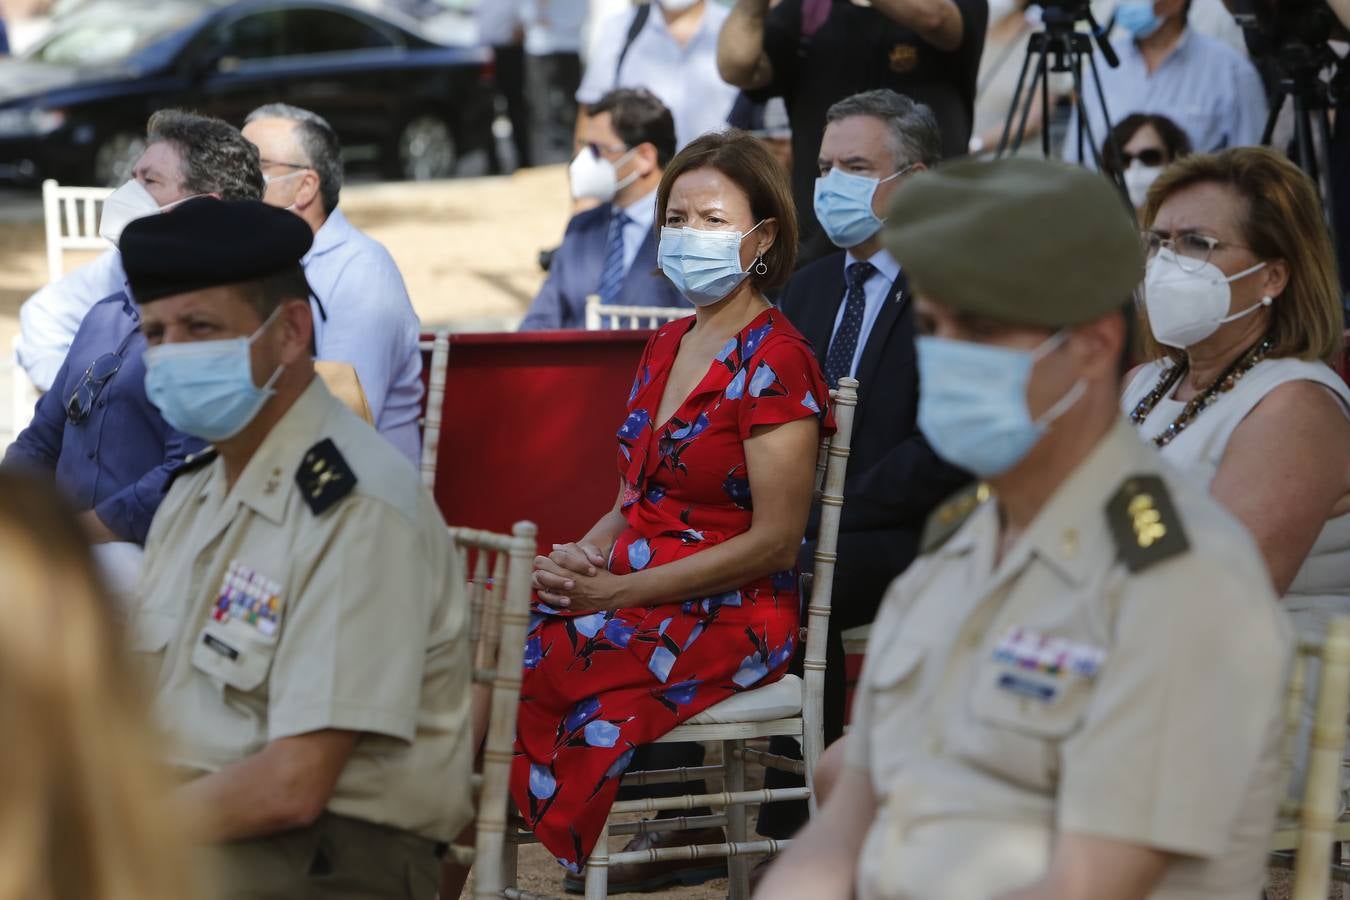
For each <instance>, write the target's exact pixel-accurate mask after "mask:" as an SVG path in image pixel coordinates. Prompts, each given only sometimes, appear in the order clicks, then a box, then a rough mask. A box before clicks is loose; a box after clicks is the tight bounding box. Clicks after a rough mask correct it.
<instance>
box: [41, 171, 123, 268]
mask: <svg viewBox="0 0 1350 900" xmlns="http://www.w3.org/2000/svg"><path fill="white" fill-rule="evenodd" d="M112 192H113V189H112V188H104V187H62V186H61V185H59V184H57V183H56V182H55V181H53V180H52V179H50V178H48V179H47V180H46V181H44V182H42V219H43V224H44V226H45V228H46V232H47V280H48V281H55V280H56V279H58V278H60V277H61V275H62V273H63V272H64V271H65V266H64V265H63V264H62V261H61V254H62V253H63V252H64V251H66V250H107V249H108V242H107V241H105V240H103V238H101V237H99V236H98V223H99V213H100V211H101V210H102V206H103V201H104V200H106V199H108V195H109V194H111V193H112Z"/></svg>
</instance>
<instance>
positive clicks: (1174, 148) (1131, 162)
mask: <svg viewBox="0 0 1350 900" xmlns="http://www.w3.org/2000/svg"><path fill="white" fill-rule="evenodd" d="M1117 148H1119V150H1120V153H1119V154H1117V153H1116V150H1117ZM1190 152H1191V139H1190V138H1188V137H1187V136H1186V132H1185V131H1183V130H1182V129H1181V126H1179V125H1177V123H1176V122H1173V121H1172V120H1171V119H1169V118H1167V116H1159V115H1154V114H1145V113H1134V114H1132V115H1128V116H1126V117H1125V118H1123V119H1121V120H1120V122H1118V123H1117V124H1116V127H1114V128H1112V129H1111V138H1110V139H1108V140H1107V141H1106V143H1105V145H1104V146H1103V147H1102V171H1103V172H1105V173H1106V174H1108V175H1111V176H1115V175H1120V176H1122V178H1123V179H1124V181H1125V190H1126V191H1127V192H1128V193H1129V195H1130V203H1131V204H1132V205H1133V206H1134V209H1135V212H1137V213H1143V211H1144V201H1145V200H1146V199H1147V198H1148V189H1149V188H1150V187H1151V186H1152V185H1153V182H1155V181H1157V180H1158V176H1159V175H1161V174H1162V171H1163V169H1164V168H1166V167H1167V166H1168V165H1169V164H1171V163H1173V162H1175V161H1176V160H1178V159H1181V158H1182V157H1183V156H1186V155H1187V154H1189V153H1190Z"/></svg>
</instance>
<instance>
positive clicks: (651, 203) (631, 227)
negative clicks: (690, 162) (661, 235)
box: [622, 191, 656, 272]
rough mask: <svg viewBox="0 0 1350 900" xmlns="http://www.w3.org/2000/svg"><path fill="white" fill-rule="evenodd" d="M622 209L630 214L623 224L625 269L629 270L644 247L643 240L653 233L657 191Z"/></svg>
mask: <svg viewBox="0 0 1350 900" xmlns="http://www.w3.org/2000/svg"><path fill="white" fill-rule="evenodd" d="M622 209H623V211H624V212H625V213H626V214H627V215H628V222H627V223H625V224H624V226H623V270H624V271H625V272H627V271H628V270H629V269H631V268H633V260H634V259H637V255H638V251H639V250H641V249H642V242H643V241H645V240H646V239H647V235H648V234H650V233H651V230H652V220H654V219H655V218H656V191H652V192H651V193H649V194H647V196H645V197H643V198H642V199H640V200H634V201H633V202H632V203H630V204H628V205H627V206H625V207H622Z"/></svg>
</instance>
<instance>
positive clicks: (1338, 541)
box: [1121, 359, 1350, 631]
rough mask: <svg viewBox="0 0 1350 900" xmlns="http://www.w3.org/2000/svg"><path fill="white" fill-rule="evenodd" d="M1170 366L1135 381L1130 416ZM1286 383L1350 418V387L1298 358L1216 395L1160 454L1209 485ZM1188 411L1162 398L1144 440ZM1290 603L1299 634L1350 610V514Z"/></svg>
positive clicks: (1321, 541) (1315, 551) (1270, 365)
mask: <svg viewBox="0 0 1350 900" xmlns="http://www.w3.org/2000/svg"><path fill="white" fill-rule="evenodd" d="M1169 365H1171V363H1170V362H1164V361H1158V362H1153V363H1150V364H1149V365H1147V366H1145V367H1144V368H1143V369H1141V370H1140V371H1139V373H1138V374H1136V375H1135V377H1134V380H1133V381H1131V382H1130V384H1129V386H1128V387H1126V389H1125V393H1124V395H1123V397H1122V398H1121V408H1122V409H1124V411H1125V414H1126V415H1129V414H1130V413H1131V412H1133V411H1134V408H1135V406H1137V405H1138V404H1139V401H1140V400H1142V399H1144V397H1145V396H1147V395H1148V392H1149V391H1151V390H1153V387H1154V385H1156V384H1157V383H1158V379H1159V378H1160V377H1161V375H1162V373H1163V371H1164V370H1165V369H1166V368H1167V366H1169ZM1289 381H1315V382H1317V383H1318V384H1321V385H1325V386H1326V387H1327V388H1329V389H1330V390H1331V391H1333V392H1334V393H1335V394H1336V396H1337V397H1339V398H1340V400H1341V403H1342V405H1343V406H1344V407H1345V408H1346V410H1347V414H1350V389H1347V388H1346V385H1345V382H1343V381H1342V380H1341V379H1340V377H1339V376H1338V375H1337V374H1336V373H1335V372H1334V371H1332V369H1331V367H1330V366H1328V365H1326V364H1325V363H1321V362H1305V361H1303V360H1300V359H1267V360H1262V361H1261V362H1259V363H1257V364H1256V366H1255V367H1253V368H1252V369H1251V371H1249V372H1248V373H1247V374H1246V375H1244V376H1243V377H1242V379H1241V380H1240V381H1238V383H1237V384H1236V385H1235V386H1234V387H1233V389H1232V390H1231V391H1229V392H1227V393H1225V394H1221V395H1219V399H1218V401H1217V402H1215V403H1214V405H1213V406H1210V407H1208V408H1206V409H1205V410H1204V411H1202V412H1201V413H1200V414H1199V415H1198V416H1196V417H1195V419H1194V420H1193V421H1192V422H1191V424H1190V425H1188V426H1186V430H1185V431H1183V432H1181V434H1179V435H1178V436H1177V437H1175V438H1173V440H1172V442H1171V443H1169V444H1168V445H1167V446H1165V447H1163V448H1161V451H1162V455H1163V456H1164V457H1165V458H1166V459H1168V460H1170V461H1171V462H1172V463H1173V464H1174V465H1176V466H1178V467H1180V468H1182V469H1186V470H1188V471H1190V472H1193V473H1195V475H1197V476H1198V477H1200V478H1203V479H1204V483H1205V484H1206V485H1208V484H1210V483H1211V482H1212V481H1213V480H1214V475H1215V473H1217V472H1218V469H1219V463H1220V462H1221V461H1222V460H1223V455H1224V451H1225V450H1226V449H1227V448H1228V439H1229V438H1231V437H1232V436H1233V431H1234V430H1235V429H1236V428H1237V427H1238V425H1240V424H1241V423H1242V421H1243V420H1244V419H1245V418H1247V415H1248V414H1249V413H1250V412H1251V411H1252V410H1253V409H1255V408H1256V405H1257V404H1258V403H1260V402H1261V401H1262V400H1263V399H1265V397H1266V395H1267V394H1269V393H1270V392H1271V391H1273V390H1274V389H1275V388H1277V387H1279V386H1280V385H1282V384H1284V383H1286V382H1289ZM1185 406H1186V404H1185V403H1182V402H1181V401H1180V400H1174V399H1172V397H1170V396H1168V397H1164V398H1163V399H1161V400H1159V401H1158V405H1157V406H1155V407H1154V408H1153V411H1152V412H1150V413H1149V416H1148V418H1147V419H1145V420H1144V422H1143V424H1142V425H1140V426H1139V433H1140V437H1142V438H1143V439H1144V440H1146V441H1151V440H1152V439H1153V438H1154V437H1155V436H1156V435H1157V434H1158V433H1160V432H1161V431H1163V429H1165V428H1166V427H1167V426H1168V425H1170V424H1171V423H1172V422H1173V421H1175V420H1176V417H1177V416H1178V415H1180V414H1181V411H1182V410H1183V409H1184V408H1185ZM1285 602H1286V608H1287V609H1288V610H1289V612H1290V613H1291V614H1292V616H1293V618H1294V624H1295V626H1296V627H1297V628H1298V629H1299V630H1300V631H1313V630H1321V629H1322V628H1323V627H1325V625H1326V620H1327V619H1328V618H1330V617H1331V616H1332V615H1334V614H1338V613H1347V612H1350V513H1346V514H1344V515H1340V516H1337V517H1336V518H1334V519H1328V520H1327V522H1326V524H1325V525H1323V526H1322V532H1321V534H1319V535H1318V536H1317V540H1316V542H1314V544H1313V547H1312V550H1310V551H1309V552H1308V558H1307V559H1305V560H1304V561H1303V566H1302V567H1301V568H1300V569H1299V570H1298V574H1297V575H1295V576H1294V581H1293V583H1292V584H1290V586H1289V590H1288V592H1287V593H1286V594H1285Z"/></svg>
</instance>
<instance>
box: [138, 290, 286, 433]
mask: <svg viewBox="0 0 1350 900" xmlns="http://www.w3.org/2000/svg"><path fill="white" fill-rule="evenodd" d="M280 312H281V307H277V309H276V310H275V311H274V312H273V313H272V315H270V316H268V317H267V321H265V322H263V323H262V325H260V326H259V327H258V330H257V331H255V332H253V334H252V335H250V336H249V337H246V338H242V337H241V338H230V339H228V340H223V341H197V342H190V343H185V344H161V345H160V346H158V347H149V348H147V349H146V351H145V393H146V395H147V396H148V397H149V398H150V402H151V403H153V404H155V406H156V407H158V408H159V411H160V413H161V414H162V415H163V416H164V421H166V422H168V423H169V424H170V425H171V426H173V427H174V428H176V429H177V430H179V431H181V432H183V433H184V434H190V435H193V436H194V437H199V438H201V439H202V440H204V441H211V442H213V443H214V442H216V441H224V440H228V439H229V438H232V437H234V436H235V435H236V434H238V433H239V432H241V431H243V430H244V427H245V426H246V425H248V423H249V422H252V421H253V418H254V416H256V415H257V414H258V410H260V409H262V407H263V404H264V403H266V402H267V398H268V397H271V396H272V395H273V394H274V393H276V392H275V391H273V390H272V385H273V384H275V383H276V380H277V378H278V377H279V376H280V375H281V370H282V369H283V368H284V366H278V367H277V370H276V371H275V372H273V373H272V377H271V378H268V379H267V383H266V384H264V385H263V386H262V387H257V386H255V385H254V384H253V359H252V354H251V353H250V352H249V348H250V347H251V346H252V345H253V342H254V341H256V340H257V339H258V336H259V335H261V334H262V333H263V332H264V331H266V330H267V327H268V326H269V325H271V324H272V322H273V320H275V319H276V317H277V314H278V313H280Z"/></svg>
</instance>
